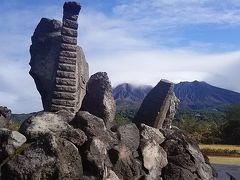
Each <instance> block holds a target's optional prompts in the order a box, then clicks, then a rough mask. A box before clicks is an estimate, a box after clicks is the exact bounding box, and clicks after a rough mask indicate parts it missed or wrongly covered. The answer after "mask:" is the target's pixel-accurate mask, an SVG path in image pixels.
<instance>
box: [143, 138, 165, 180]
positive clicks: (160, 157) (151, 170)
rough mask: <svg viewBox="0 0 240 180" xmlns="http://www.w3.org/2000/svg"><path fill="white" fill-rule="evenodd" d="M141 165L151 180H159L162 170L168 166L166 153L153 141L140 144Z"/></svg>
mask: <svg viewBox="0 0 240 180" xmlns="http://www.w3.org/2000/svg"><path fill="white" fill-rule="evenodd" d="M141 153H142V157H143V165H144V167H145V168H146V169H147V170H148V175H149V176H150V177H151V178H152V179H159V178H160V176H161V174H162V168H163V167H165V166H166V165H167V164H168V160H167V153H166V152H165V151H164V150H163V148H162V147H161V146H160V145H159V144H157V143H156V142H155V141H153V142H151V141H149V142H147V143H144V144H141Z"/></svg>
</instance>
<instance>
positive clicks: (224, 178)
mask: <svg viewBox="0 0 240 180" xmlns="http://www.w3.org/2000/svg"><path fill="white" fill-rule="evenodd" d="M212 166H213V167H214V168H215V169H216V171H217V172H218V180H230V177H229V176H228V175H227V174H226V172H228V173H229V174H231V175H232V176H233V177H235V178H236V179H237V180H240V166H234V165H222V164H212Z"/></svg>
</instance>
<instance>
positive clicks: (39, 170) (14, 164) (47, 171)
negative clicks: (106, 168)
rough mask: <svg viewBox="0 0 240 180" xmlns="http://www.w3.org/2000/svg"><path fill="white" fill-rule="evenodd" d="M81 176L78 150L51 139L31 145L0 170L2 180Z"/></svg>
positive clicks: (34, 179) (57, 139)
mask: <svg viewBox="0 0 240 180" xmlns="http://www.w3.org/2000/svg"><path fill="white" fill-rule="evenodd" d="M82 174H83V170H82V163H81V157H80V155H79V152H78V149H77V147H76V146H74V144H72V143H71V142H69V141H67V140H65V139H62V138H56V137H55V136H52V135H50V134H49V135H45V136H42V137H41V139H38V140H37V141H35V142H31V143H30V144H28V146H25V149H23V151H22V152H21V154H18V155H16V156H15V157H14V158H12V159H10V160H9V161H8V162H6V164H4V165H3V167H2V177H1V178H2V179H3V180H7V179H33V180H37V179H79V178H81V176H82Z"/></svg>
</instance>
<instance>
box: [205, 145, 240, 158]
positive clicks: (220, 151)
mask: <svg viewBox="0 0 240 180" xmlns="http://www.w3.org/2000/svg"><path fill="white" fill-rule="evenodd" d="M200 149H201V151H202V152H203V153H204V154H206V155H207V156H228V157H240V146H237V145H215V144H213V145H204V144H202V145H200Z"/></svg>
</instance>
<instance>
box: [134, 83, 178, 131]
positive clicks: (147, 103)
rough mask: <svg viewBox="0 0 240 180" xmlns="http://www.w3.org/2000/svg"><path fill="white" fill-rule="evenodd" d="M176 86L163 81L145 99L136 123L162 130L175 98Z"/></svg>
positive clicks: (135, 120)
mask: <svg viewBox="0 0 240 180" xmlns="http://www.w3.org/2000/svg"><path fill="white" fill-rule="evenodd" d="M173 90H174V84H173V83H171V82H169V81H167V80H161V81H160V82H159V83H158V84H157V85H156V86H155V87H154V88H153V89H152V90H151V91H150V92H149V93H148V95H147V96H146V97H145V98H144V100H143V102H142V104H141V106H140V108H139V110H138V112H137V114H136V116H135V117H134V122H135V123H137V124H141V123H144V124H146V125H148V126H151V127H155V128H158V129H159V128H162V127H163V124H164V121H165V119H166V117H167V113H168V111H169V108H170V106H171V99H172V96H174V92H173Z"/></svg>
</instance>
